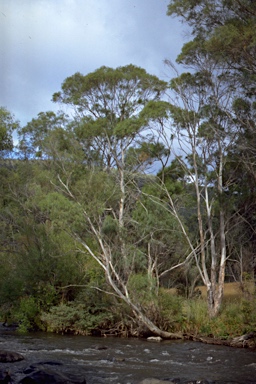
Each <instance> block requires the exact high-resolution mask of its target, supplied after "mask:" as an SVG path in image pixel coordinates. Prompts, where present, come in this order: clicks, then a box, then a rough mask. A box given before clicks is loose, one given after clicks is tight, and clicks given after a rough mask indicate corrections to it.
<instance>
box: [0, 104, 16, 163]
mask: <svg viewBox="0 0 256 384" xmlns="http://www.w3.org/2000/svg"><path fill="white" fill-rule="evenodd" d="M18 128H19V122H18V121H17V120H15V117H14V116H13V115H12V114H11V112H9V111H8V110H7V109H6V108H4V107H0V156H1V157H4V156H6V155H7V154H8V153H10V151H12V149H13V134H14V132H15V131H16V130H17V129H18Z"/></svg>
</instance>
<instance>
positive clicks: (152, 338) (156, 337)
mask: <svg viewBox="0 0 256 384" xmlns="http://www.w3.org/2000/svg"><path fill="white" fill-rule="evenodd" d="M147 340H148V341H162V340H163V339H162V337H160V336H150V337H148V338H147Z"/></svg>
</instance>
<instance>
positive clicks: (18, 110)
mask: <svg viewBox="0 0 256 384" xmlns="http://www.w3.org/2000/svg"><path fill="white" fill-rule="evenodd" d="M168 4H169V0H1V2H0V84H1V92H0V106H2V107H5V108H7V109H8V110H9V111H10V112H11V113H13V114H14V116H15V118H16V119H18V120H19V121H20V123H21V125H22V126H24V125H26V123H27V122H29V121H31V119H32V118H36V117H37V114H38V113H39V112H46V111H50V110H52V111H57V110H58V109H59V105H56V104H54V103H52V101H51V99H52V95H53V93H55V92H58V91H60V90H61V84H62V83H63V81H64V80H65V79H66V78H67V77H68V76H72V75H73V74H74V73H76V72H80V73H82V74H83V75H86V74H88V73H90V72H93V71H95V70H96V69H98V68H99V67H101V66H103V65H104V66H108V67H111V68H116V67H119V66H124V65H128V64H134V65H137V66H139V67H142V68H144V69H146V71H147V72H148V73H150V74H153V75H156V76H158V77H159V78H161V79H164V80H168V79H170V78H171V77H172V76H173V74H172V73H171V72H170V69H168V68H167V67H166V66H165V65H164V60H165V59H168V60H171V61H172V62H175V59H176V57H177V55H178V54H179V53H180V50H181V48H182V46H183V44H184V43H185V42H186V38H185V34H184V29H183V27H182V25H181V23H180V22H179V20H178V19H174V18H172V17H170V16H167V15H166V12H167V6H168Z"/></svg>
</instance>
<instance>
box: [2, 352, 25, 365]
mask: <svg viewBox="0 0 256 384" xmlns="http://www.w3.org/2000/svg"><path fill="white" fill-rule="evenodd" d="M21 360H24V356H22V355H20V354H19V353H17V352H11V351H4V350H0V362H1V363H13V362H15V361H21Z"/></svg>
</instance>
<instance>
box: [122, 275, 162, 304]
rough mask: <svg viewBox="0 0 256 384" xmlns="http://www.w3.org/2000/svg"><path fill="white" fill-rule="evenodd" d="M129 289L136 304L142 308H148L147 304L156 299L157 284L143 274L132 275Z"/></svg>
mask: <svg viewBox="0 0 256 384" xmlns="http://www.w3.org/2000/svg"><path fill="white" fill-rule="evenodd" d="M128 289H129V292H130V294H131V297H132V298H133V300H134V302H136V303H138V304H139V305H141V306H146V304H147V303H149V302H150V301H152V300H155V299H156V292H157V290H156V282H155V281H154V280H153V279H152V278H151V277H149V276H148V275H144V274H141V273H137V274H133V275H131V276H130V278H129V281H128Z"/></svg>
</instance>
